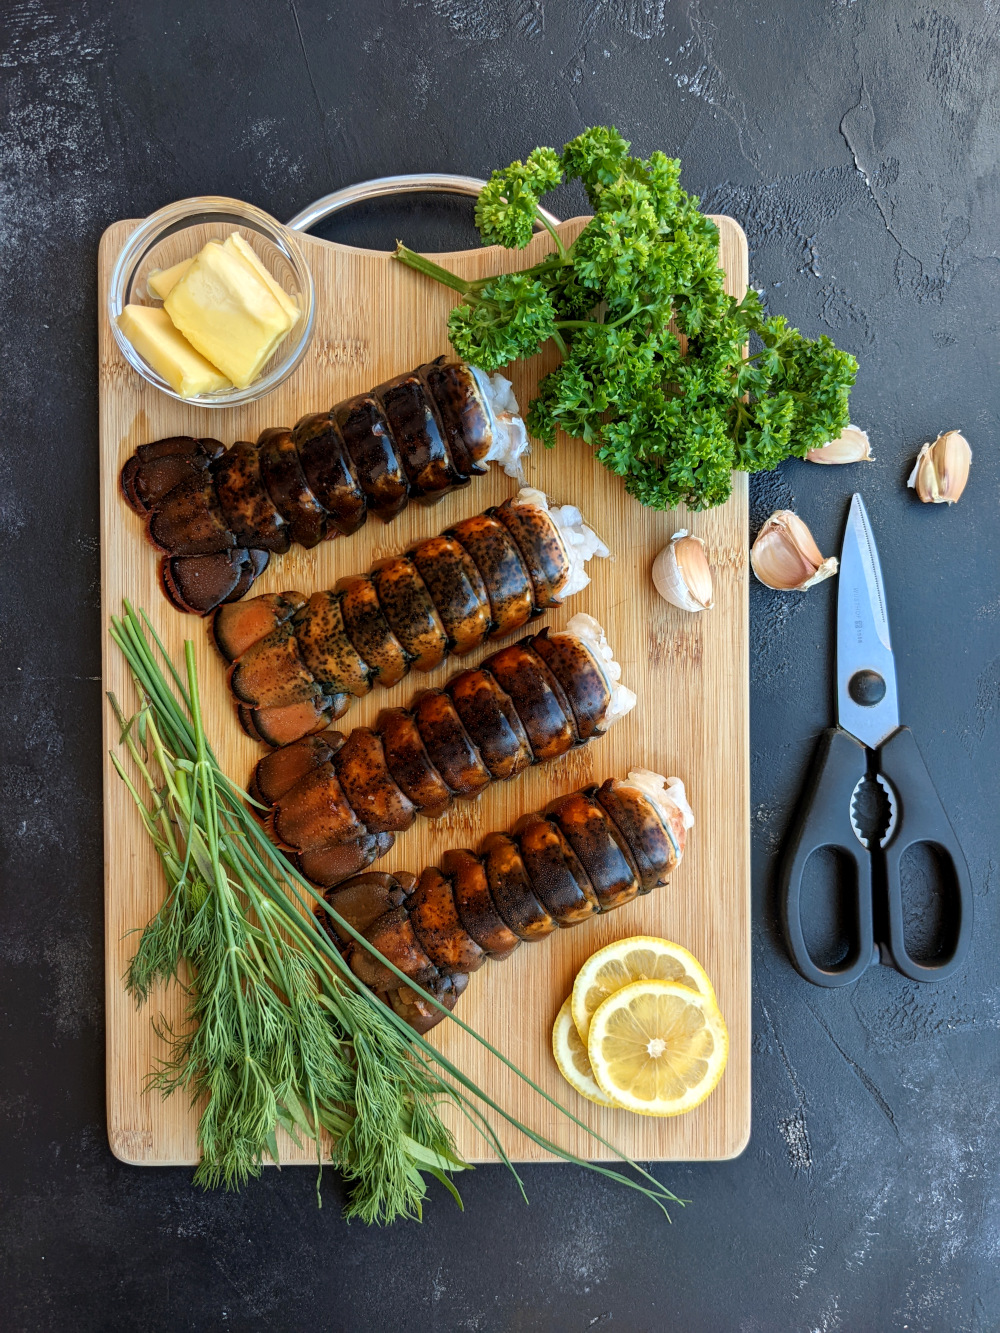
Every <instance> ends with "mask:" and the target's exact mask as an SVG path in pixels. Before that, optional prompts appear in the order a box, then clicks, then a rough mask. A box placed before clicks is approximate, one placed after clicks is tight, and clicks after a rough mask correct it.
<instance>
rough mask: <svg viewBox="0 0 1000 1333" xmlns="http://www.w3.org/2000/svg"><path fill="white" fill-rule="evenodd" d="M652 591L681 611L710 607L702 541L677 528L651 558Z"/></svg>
mask: <svg viewBox="0 0 1000 1333" xmlns="http://www.w3.org/2000/svg"><path fill="white" fill-rule="evenodd" d="M653 584H654V586H655V587H656V591H657V592H658V593H659V594H660V596H661V597H662V598H663V599H664V601H667V602H670V603H671V605H673V606H679V607H680V609H681V610H682V611H710V610H711V609H712V607H713V606H714V605H715V603H714V601H713V599H712V571H711V569H710V568H709V565H708V558H707V556H706V555H705V543H704V542H703V541H702V540H701V538H700V537H692V536H691V534H690V533H689V532H688V530H687V528H681V529H680V531H679V532H675V533H674V535H673V536H672V537H671V538H670V541H669V543H668V544H667V545H666V546H664V548H663V550H662V551H661V552H660V554H659V555H658V556H657V557H656V559H655V560H654V561H653Z"/></svg>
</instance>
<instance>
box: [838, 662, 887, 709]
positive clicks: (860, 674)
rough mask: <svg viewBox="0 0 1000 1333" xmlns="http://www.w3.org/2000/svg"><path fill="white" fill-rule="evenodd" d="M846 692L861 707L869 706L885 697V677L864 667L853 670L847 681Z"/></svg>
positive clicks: (878, 702)
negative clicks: (859, 669)
mask: <svg viewBox="0 0 1000 1333" xmlns="http://www.w3.org/2000/svg"><path fill="white" fill-rule="evenodd" d="M847 693H848V694H849V695H850V696H851V698H852V699H853V700H854V702H855V703H856V704H858V705H859V706H860V707H862V708H871V707H873V706H874V705H875V704H880V703H881V702H882V700H883V699H884V698H885V679H884V678H883V677H882V676H880V675H879V673H878V672H877V671H872V670H871V668H870V667H865V668H864V669H863V670H861V671H855V673H854V675H853V676H852V677H851V679H850V680H849V681H848V682H847Z"/></svg>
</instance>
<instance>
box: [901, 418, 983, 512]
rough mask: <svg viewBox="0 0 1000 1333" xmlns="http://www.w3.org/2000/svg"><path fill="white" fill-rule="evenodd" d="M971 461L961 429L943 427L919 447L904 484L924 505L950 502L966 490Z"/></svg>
mask: <svg viewBox="0 0 1000 1333" xmlns="http://www.w3.org/2000/svg"><path fill="white" fill-rule="evenodd" d="M971 462H972V450H971V449H970V448H969V441H968V440H967V439H966V438H965V436H964V435H962V434H961V432H960V431H957V430H946V431H945V432H944V434H943V435H939V436H938V437H937V439H936V440H935V441H934V443H933V444H925V445H924V447H923V448H922V449H921V450H920V453H919V454H918V455H917V461H916V463H915V464H914V465H913V471H912V472H911V473H910V475H909V478H908V479H907V482H906V484H907V486H910V487H912V488H913V490H915V491H916V493H917V494H918V495H919V496H920V499H921V500H922V501H923V503H924V504H925V505H926V504H936V505H941V504H944V505H953V504H954V503H955V501H956V500H957V499H958V497H959V496H960V495H961V494H962V492H963V491H964V490H965V483H966V482H967V481H968V480H969V464H970V463H971Z"/></svg>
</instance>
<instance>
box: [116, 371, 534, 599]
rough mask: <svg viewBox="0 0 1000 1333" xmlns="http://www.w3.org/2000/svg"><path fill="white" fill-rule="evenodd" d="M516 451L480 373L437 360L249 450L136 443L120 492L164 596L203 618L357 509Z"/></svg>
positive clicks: (214, 444)
mask: <svg viewBox="0 0 1000 1333" xmlns="http://www.w3.org/2000/svg"><path fill="white" fill-rule="evenodd" d="M503 383H504V385H506V381H504V382H503ZM510 431H513V432H514V433H515V435H516V436H517V439H518V441H519V442H518V443H515V444H512V442H511V439H510V438H509V437H508V432H510ZM526 445H527V436H526V435H524V434H523V426H522V425H521V423H520V419H519V418H517V417H512V416H511V415H510V413H506V412H501V413H497V412H495V411H494V409H493V405H492V399H491V385H490V381H489V380H488V379H487V377H486V376H484V375H483V374H482V373H481V372H477V371H474V370H473V369H472V368H471V367H470V366H467V365H465V363H464V362H461V361H452V362H447V363H445V361H444V358H443V357H440V358H438V360H437V361H435V362H432V363H431V364H430V365H424V366H418V367H417V369H416V370H413V371H408V372H407V373H406V374H405V375H397V376H396V378H395V379H391V380H389V381H387V382H386V383H385V384H381V385H379V386H378V388H376V389H372V390H371V391H370V392H368V393H362V394H358V395H356V396H355V397H354V398H348V399H347V400H346V401H345V402H342V403H338V404H337V405H336V406H335V407H333V408H331V410H330V411H329V412H319V413H314V414H312V415H310V416H306V417H303V418H302V419H301V420H300V421H299V422H297V423H296V425H295V426H294V427H293V428H292V429H291V430H286V429H284V428H283V427H282V428H273V427H272V428H270V429H268V430H265V431H263V432H262V433H261V435H260V438H259V439H258V440H257V443H256V444H250V443H248V442H247V441H245V440H241V441H237V443H236V444H234V445H232V446H231V447H230V448H229V449H226V448H225V447H224V446H223V445H222V444H220V443H219V441H218V440H209V439H205V440H196V439H193V438H191V437H189V436H174V437H172V438H170V439H166V440H157V441H156V442H155V443H153V444H143V445H140V446H139V448H138V449H137V450H136V451H135V453H134V454H133V455H132V457H131V458H130V459H129V460H128V461H127V462H126V464H125V466H124V467H123V468H122V472H121V489H122V494H123V495H124V497H125V499H126V501H127V502H128V504H129V506H130V507H131V508H132V509H134V510H135V512H136V513H138V514H141V515H143V516H144V517H145V518H146V520H147V525H146V531H147V534H148V536H149V539H150V541H151V542H152V543H153V545H154V546H155V547H156V548H157V549H158V550H160V551H162V552H163V553H164V555H163V561H162V566H161V582H162V585H163V589H164V592H165V593H166V595H167V597H168V598H169V599H170V600H171V601H172V602H173V604H174V605H175V606H176V607H178V608H179V609H180V610H181V611H188V612H192V613H194V614H197V615H207V614H208V613H209V612H210V611H212V610H214V609H215V607H217V606H219V605H221V604H222V603H223V602H233V601H238V600H239V598H241V597H243V596H245V595H246V593H247V592H249V590H250V588H251V587H252V585H253V583H254V581H255V580H256V579H257V577H258V576H259V575H260V574H261V573H263V571H264V569H265V568H266V567H267V563H268V560H269V559H270V557H271V555H282V554H283V553H284V552H286V551H287V550H288V549H289V547H290V546H291V545H292V543H293V542H297V543H298V544H299V545H301V546H305V547H313V546H316V545H317V543H319V542H321V541H324V540H329V539H331V538H333V537H337V536H340V535H342V534H344V535H346V534H348V533H352V532H355V531H356V530H357V529H358V528H359V527H360V526H361V525H362V523H364V522H365V520H366V519H367V517H368V514H369V513H375V514H377V515H378V516H379V517H380V518H381V519H383V520H384V521H385V522H387V523H388V522H389V521H390V519H393V518H395V516H396V515H397V514H398V513H399V512H400V510H402V509H404V508H405V507H406V505H407V503H408V502H409V501H410V500H413V499H416V500H421V501H423V502H424V503H426V504H433V503H434V502H435V501H437V500H439V499H440V498H441V497H442V496H443V495H445V494H447V492H448V491H451V490H454V489H455V488H456V487H459V486H466V485H468V483H469V481H470V479H471V478H472V477H473V476H474V475H476V474H478V473H483V472H485V471H487V463H488V462H489V460H490V459H491V458H493V457H502V458H504V459H506V463H505V466H506V467H507V468H508V470H509V471H510V472H511V475H518V471H517V465H516V455H517V454H518V453H519V452H520V451H521V450H522V449H523V448H524V447H526Z"/></svg>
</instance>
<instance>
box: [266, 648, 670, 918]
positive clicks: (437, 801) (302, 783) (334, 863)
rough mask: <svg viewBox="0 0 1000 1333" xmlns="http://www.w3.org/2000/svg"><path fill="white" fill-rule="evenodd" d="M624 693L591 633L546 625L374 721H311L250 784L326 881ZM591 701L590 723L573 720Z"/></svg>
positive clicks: (285, 837) (578, 740)
mask: <svg viewBox="0 0 1000 1333" xmlns="http://www.w3.org/2000/svg"><path fill="white" fill-rule="evenodd" d="M550 650H552V651H550ZM546 653H549V655H550V656H551V657H552V660H553V663H554V667H553V669H551V670H550V668H549V667H548V666H547V665H546V661H545V654H546ZM615 670H616V671H617V667H616V668H615ZM599 692H600V694H601V701H600V702H599V701H598V693H599ZM621 693H622V691H621V687H620V686H619V685H618V684H617V679H616V676H615V673H614V672H612V671H609V667H608V663H607V662H606V661H604V660H603V659H601V658H599V657H598V656H597V655H596V654H595V652H594V651H593V650H592V649H591V648H589V647H588V645H587V643H586V642H585V641H584V640H583V639H580V638H577V637H575V636H574V635H573V634H571V633H569V632H566V631H564V632H563V633H561V634H557V635H555V636H551V637H550V635H549V631H548V630H547V629H546V630H543V631H542V632H541V634H536V635H533V636H531V637H529V638H526V639H523V640H522V641H521V642H520V643H519V644H515V645H512V646H511V647H509V648H502V649H501V650H500V651H499V652H497V653H494V654H493V656H492V657H487V658H486V660H485V661H484V662H482V663H481V664H480V665H479V666H478V667H477V668H476V669H475V670H471V671H461V672H458V673H457V674H456V675H454V676H452V677H451V679H450V680H449V681H447V683H446V684H445V686H444V688H443V689H436V690H425V691H424V692H423V693H421V694H418V695H417V696H416V698H415V699H413V700H412V701H411V703H410V707H409V708H408V709H406V708H389V709H385V710H383V712H382V713H380V714H379V717H378V719H377V721H376V723H375V727H374V729H370V728H368V727H357V728H355V730H354V731H352V732H350V733H349V734H348V735H347V736H343V735H341V734H340V732H337V731H322V732H318V733H312V734H310V735H308V736H304V737H302V738H301V739H299V740H297V741H294V742H293V743H291V744H289V745H284V746H282V747H281V748H280V749H276V750H272V751H271V753H270V754H268V755H266V756H265V757H264V758H263V759H261V760H260V762H259V763H258V764H257V766H256V768H255V769H254V773H253V777H252V778H251V782H250V793H251V795H252V796H253V797H254V799H255V800H256V801H258V802H259V804H260V805H261V806H263V807H264V808H265V809H266V810H267V811H268V815H267V818H268V820H269V822H270V826H271V830H272V833H273V835H274V837H275V838H276V839H277V841H278V842H280V843H281V845H282V846H283V847H285V848H287V849H288V850H289V851H291V852H294V853H295V854H296V855H297V856H298V861H299V867H300V869H301V870H302V871H303V873H304V874H305V875H306V876H307V877H308V878H309V879H311V880H313V882H314V883H317V884H319V885H320V886H321V887H323V888H327V887H330V886H331V885H333V884H335V883H337V882H338V881H340V880H343V879H346V878H347V877H348V876H350V875H353V874H355V873H356V872H357V871H358V870H359V869H362V868H364V867H365V866H367V865H370V864H371V862H372V861H374V860H375V859H376V857H378V856H381V855H383V854H384V853H385V852H386V851H388V849H389V847H391V846H392V842H393V839H394V837H395V835H396V834H397V833H399V832H401V831H402V830H404V829H407V828H409V827H410V825H411V824H412V823H413V821H414V819H415V818H416V816H417V814H418V813H420V814H424V815H428V816H431V817H435V816H438V815H441V814H443V813H444V812H445V810H447V809H448V807H449V806H450V805H451V803H452V801H453V800H454V799H455V798H456V797H465V798H473V797H476V796H478V795H479V793H480V792H481V791H482V790H483V789H484V787H486V786H488V785H489V783H490V782H494V781H506V780H508V779H510V778H513V777H516V775H517V774H518V773H521V772H523V770H524V769H525V768H527V767H528V766H529V765H530V764H536V763H545V762H547V761H548V760H550V759H555V758H558V756H560V755H562V754H565V753H566V752H567V751H568V750H570V749H572V748H574V747H576V746H579V745H583V744H585V743H586V741H588V740H589V739H590V738H591V737H593V736H600V735H602V734H603V730H604V726H605V725H606V724H607V720H608V718H614V717H617V716H620V715H621V713H622V712H623V711H625V709H624V708H623V707H622V706H621V705H620V696H621ZM583 705H586V709H587V710H588V711H587V713H586V716H587V717H588V727H587V730H586V734H583V732H582V731H581V729H580V727H579V726H578V724H577V722H576V720H575V719H576V714H577V712H578V711H581V710H582V706H583ZM626 706H627V702H626ZM637 827H638V825H637ZM640 832H641V836H642V837H643V838H644V839H645V840H646V841H650V839H651V835H649V836H647V834H646V833H645V832H644V831H642V830H640ZM532 845H534V844H532ZM500 854H501V853H500V852H499V851H498V853H497V855H500ZM566 855H567V856H568V857H570V858H573V857H574V855H575V853H573V852H571V851H569V850H568V849H567V852H566ZM581 855H582V853H581ZM573 864H574V865H575V864H576V862H575V860H574V862H573ZM642 869H643V873H644V874H645V872H646V863H645V862H643V867H642ZM581 878H583V879H585V877H584V876H581ZM605 878H607V876H606V875H605ZM553 896H554V897H555V898H558V896H559V895H558V891H557V890H553ZM591 897H592V899H593V906H594V909H595V910H596V909H597V907H598V906H599V900H598V898H597V897H595V896H593V895H591ZM393 906H399V904H398V903H394V904H393Z"/></svg>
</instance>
